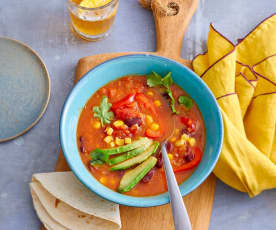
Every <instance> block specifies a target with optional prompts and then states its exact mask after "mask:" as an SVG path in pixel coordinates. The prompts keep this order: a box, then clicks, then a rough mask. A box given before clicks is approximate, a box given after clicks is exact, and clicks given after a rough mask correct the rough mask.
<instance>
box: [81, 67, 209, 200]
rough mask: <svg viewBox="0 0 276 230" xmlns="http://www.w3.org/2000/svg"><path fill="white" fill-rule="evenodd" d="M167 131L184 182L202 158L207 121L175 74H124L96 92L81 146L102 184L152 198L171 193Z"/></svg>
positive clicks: (83, 125)
mask: <svg viewBox="0 0 276 230" xmlns="http://www.w3.org/2000/svg"><path fill="white" fill-rule="evenodd" d="M172 119H175V128H174V129H173V122H172ZM169 130H173V134H172V136H171V138H170V139H169V141H168V143H167V151H168V156H169V159H170V161H171V164H172V167H173V169H174V172H175V175H176V178H177V181H178V183H182V182H183V181H184V180H185V179H187V178H188V177H189V176H190V175H191V174H192V172H193V170H194V169H195V167H196V166H197V165H198V164H199V163H200V161H201V158H202V152H203V150H204V144H205V129H204V124H203V119H202V117H201V114H200V111H199V109H198V107H197V105H196V104H195V102H194V101H193V100H192V98H190V97H189V96H188V95H187V94H186V93H185V92H184V91H183V90H182V89H181V88H180V87H179V86H177V85H176V84H175V83H173V79H172V76H171V73H168V74H167V75H166V76H164V77H161V76H160V75H159V74H157V73H155V72H153V73H151V74H149V75H146V76H139V75H133V76H125V77H122V78H119V79H117V80H114V81H112V82H110V83H108V84H107V85H105V86H104V87H102V88H100V89H99V90H98V91H96V93H94V94H93V95H92V97H91V98H90V99H89V100H88V102H87V103H86V105H85V107H84V108H83V111H82V112H81V115H80V118H79V123H78V129H77V143H78V147H79V150H80V156H81V159H82V161H83V163H84V164H85V165H86V167H87V168H88V170H89V171H90V172H91V174H92V175H93V176H94V177H95V178H96V179H97V180H98V181H99V182H100V183H102V184H104V185H105V186H107V187H109V188H111V189H113V190H116V191H118V192H121V193H125V194H127V195H132V196H150V195H156V194H160V193H162V192H165V191H166V190H167V187H166V180H165V174H164V169H163V161H162V155H161V153H160V149H159V146H160V143H161V142H162V141H164V139H165V138H166V137H167V136H169V133H168V132H169Z"/></svg>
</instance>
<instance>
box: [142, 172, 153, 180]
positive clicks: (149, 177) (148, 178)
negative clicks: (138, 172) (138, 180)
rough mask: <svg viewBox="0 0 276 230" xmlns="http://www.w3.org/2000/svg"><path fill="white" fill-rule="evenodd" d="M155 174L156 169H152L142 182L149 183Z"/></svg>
mask: <svg viewBox="0 0 276 230" xmlns="http://www.w3.org/2000/svg"><path fill="white" fill-rule="evenodd" d="M153 174H154V169H151V170H150V171H149V172H148V173H147V174H146V175H145V176H144V178H143V179H142V182H143V183H148V182H149V181H150V180H151V178H152V177H153Z"/></svg>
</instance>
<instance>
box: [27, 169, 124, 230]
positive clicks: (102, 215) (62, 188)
mask: <svg viewBox="0 0 276 230" xmlns="http://www.w3.org/2000/svg"><path fill="white" fill-rule="evenodd" d="M30 188H31V194H32V198H33V204H34V208H35V210H36V212H37V215H38V217H39V219H40V220H41V222H42V223H43V224H44V226H45V228H47V229H48V230H79V229H81V230H88V229H89V230H91V229H93V230H97V229H98V230H107V229H108V230H113V229H114V230H115V229H120V228H121V220H120V212H119V205H117V204H114V203H111V202H109V201H106V200H103V199H101V198H100V197H98V196H96V195H95V194H94V193H92V192H91V191H89V190H88V189H87V188H86V187H85V186H83V185H82V184H81V183H80V182H79V181H78V180H77V179H76V178H75V176H74V175H73V173H72V172H53V173H40V174H35V175H33V178H32V182H31V183H30Z"/></svg>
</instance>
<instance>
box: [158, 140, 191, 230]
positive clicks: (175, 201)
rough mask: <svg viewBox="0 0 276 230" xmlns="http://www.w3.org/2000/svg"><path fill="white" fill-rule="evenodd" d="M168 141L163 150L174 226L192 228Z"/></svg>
mask: <svg viewBox="0 0 276 230" xmlns="http://www.w3.org/2000/svg"><path fill="white" fill-rule="evenodd" d="M166 143H167V142H165V143H164V144H163V145H162V148H161V151H162V157H163V161H164V165H165V172H166V178H167V184H168V192H169V196H170V201H171V209H172V213H173V221H174V228H175V230H192V226H191V222H190V219H189V216H188V213H187V210H186V207H185V204H184V202H183V199H182V196H181V193H180V190H179V187H178V184H177V181H176V179H175V175H174V172H173V169H172V166H171V163H170V160H169V157H168V154H167V149H166Z"/></svg>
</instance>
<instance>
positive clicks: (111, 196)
mask: <svg viewBox="0 0 276 230" xmlns="http://www.w3.org/2000/svg"><path fill="white" fill-rule="evenodd" d="M151 71H155V72H157V73H159V74H161V75H165V74H167V73H168V72H172V76H173V80H174V82H175V83H176V84H178V85H179V86H180V87H182V88H183V89H184V90H185V91H186V92H187V93H188V94H189V95H190V96H191V97H192V98H193V99H194V100H195V102H196V103H197V105H198V106H199V108H200V111H201V113H202V116H203V119H204V123H205V127H206V146H205V151H204V155H203V158H202V161H201V163H200V164H199V166H198V167H197V168H196V170H195V171H194V173H193V174H192V175H191V176H190V177H189V178H188V179H187V180H186V181H185V182H183V183H182V184H181V185H180V191H181V194H182V196H185V195H187V194H188V193H190V192H191V191H193V190H194V189H195V188H197V187H198V186H199V185H200V184H201V183H202V182H203V181H204V180H205V179H206V178H207V177H208V175H209V174H210V173H211V172H212V170H213V168H214V166H215V164H216V162H217V160H218V157H219V154H220V151H221V146H222V139H223V123H222V118H221V114H220V111H219V108H218V105H217V102H216V99H215V98H214V96H213V94H212V93H211V91H210V90H209V88H208V87H207V86H206V84H205V83H204V82H203V81H202V80H201V79H200V78H199V77H198V76H197V75H196V74H195V73H193V72H192V71H191V70H189V69H188V68H186V67H185V66H183V65H181V64H179V63H177V62H175V61H172V60H170V59H167V58H163V57H159V56H153V55H143V54H137V55H128V56H123V57H118V58H114V59H112V60H109V61H106V62H104V63H102V64H100V65H98V66H96V67H95V68H94V69H92V70H91V71H89V72H88V73H87V74H86V75H85V76H84V77H83V78H82V79H81V80H80V81H79V82H78V83H77V84H76V86H75V87H74V88H73V90H72V91H71V93H70V95H69V96H68V98H67V100H66V102H65V104H64V107H63V111H62V115H61V120H60V140H61V146H62V149H63V152H64V154H65V158H66V160H67V162H68V164H69V166H70V167H71V169H72V171H73V173H74V174H75V175H76V176H77V178H78V179H79V180H80V181H81V182H82V183H83V184H84V185H85V186H86V187H88V188H89V189H90V190H91V191H93V192H94V193H96V194H98V195H99V196H101V197H103V198H105V199H107V200H110V201H113V202H115V203H118V204H123V205H127V206H136V207H151V206H158V205H162V204H166V203H168V202H169V196H168V193H163V194H160V195H156V196H149V197H132V196H127V195H124V194H120V193H117V192H115V191H113V190H111V189H109V188H107V187H105V186H103V185H102V184H101V183H99V182H98V181H97V180H96V179H95V178H94V177H93V176H91V174H90V173H89V172H88V170H87V169H86V167H85V166H84V165H83V163H82V161H81V158H80V155H79V151H78V148H77V142H76V131H77V124H78V119H79V116H80V113H81V111H82V108H83V107H84V105H85V104H86V102H87V100H88V99H89V98H90V97H91V95H92V94H93V93H94V92H96V90H98V89H99V88H100V87H102V86H104V85H105V84H107V83H108V82H110V81H111V80H114V79H116V78H119V77H122V76H125V75H129V74H148V73H150V72H151Z"/></svg>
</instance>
